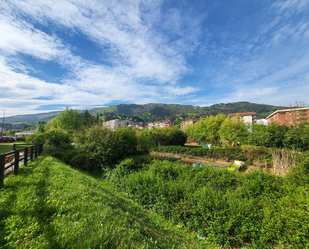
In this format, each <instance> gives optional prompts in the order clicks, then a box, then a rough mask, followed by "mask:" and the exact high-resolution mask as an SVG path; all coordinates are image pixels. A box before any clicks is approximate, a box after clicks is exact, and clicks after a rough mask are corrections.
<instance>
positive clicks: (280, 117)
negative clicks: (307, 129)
mask: <svg viewBox="0 0 309 249" xmlns="http://www.w3.org/2000/svg"><path fill="white" fill-rule="evenodd" d="M266 119H267V121H268V123H270V122H277V123H278V124H279V125H287V126H290V125H291V126H297V125H298V124H300V123H302V122H309V107H287V108H285V109H283V110H277V111H275V112H274V113H272V114H270V115H269V116H268V117H267V118H266Z"/></svg>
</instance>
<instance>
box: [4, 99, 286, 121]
mask: <svg viewBox="0 0 309 249" xmlns="http://www.w3.org/2000/svg"><path fill="white" fill-rule="evenodd" d="M282 108H285V107H283V106H273V105H265V104H255V103H250V102H234V103H227V104H223V103H220V104H215V105H211V106H206V107H200V106H193V105H179V104H160V103H149V104H144V105H138V104H120V105H114V106H109V107H101V108H94V109H91V110H89V111H90V112H91V114H92V115H96V114H98V115H99V116H100V118H101V119H102V120H110V119H114V118H120V119H130V120H134V121H140V122H142V121H144V122H151V121H155V120H158V119H170V120H171V121H172V122H174V123H175V124H179V123H180V122H181V121H183V120H185V119H188V118H191V117H197V118H199V117H205V116H207V115H217V114H219V113H223V114H225V115H227V114H228V113H235V112H256V113H257V117H258V118H265V117H267V116H268V115H269V114H271V113H272V112H274V111H276V110H278V109H282ZM58 113H59V112H58V111H53V112H49V113H37V114H29V115H17V116H12V117H7V118H6V119H5V121H6V123H12V124H14V123H26V124H36V123H38V122H39V121H45V122H48V121H49V120H51V119H53V118H55V117H56V116H57V114H58Z"/></svg>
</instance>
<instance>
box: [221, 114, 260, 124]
mask: <svg viewBox="0 0 309 249" xmlns="http://www.w3.org/2000/svg"><path fill="white" fill-rule="evenodd" d="M237 115H238V116H239V117H241V118H243V120H244V122H245V123H246V124H254V123H256V112H237V113H229V114H228V115H227V116H228V117H229V118H232V117H235V116H237Z"/></svg>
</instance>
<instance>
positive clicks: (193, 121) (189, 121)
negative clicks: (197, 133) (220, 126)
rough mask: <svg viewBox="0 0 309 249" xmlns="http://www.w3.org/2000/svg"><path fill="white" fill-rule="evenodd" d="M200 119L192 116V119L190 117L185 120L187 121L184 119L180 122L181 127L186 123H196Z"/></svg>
mask: <svg viewBox="0 0 309 249" xmlns="http://www.w3.org/2000/svg"><path fill="white" fill-rule="evenodd" d="M199 121H200V119H198V118H191V119H188V120H185V121H182V122H181V123H180V129H182V130H183V129H184V128H185V126H186V125H189V124H196V123H198V122H199Z"/></svg>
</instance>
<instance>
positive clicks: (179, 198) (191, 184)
mask: <svg viewBox="0 0 309 249" xmlns="http://www.w3.org/2000/svg"><path fill="white" fill-rule="evenodd" d="M308 165H309V163H308V160H306V161H302V163H301V164H300V166H299V168H297V167H295V171H294V172H293V173H291V174H290V175H289V176H288V177H287V178H282V177H279V176H274V175H269V174H267V173H263V172H262V171H253V172H251V173H248V174H240V173H235V172H230V171H227V170H221V169H213V168H210V167H207V166H204V167H192V166H188V165H182V164H179V163H171V162H168V161H157V160H156V161H154V162H153V163H152V164H151V165H149V167H148V168H144V169H143V170H141V171H138V172H132V173H130V174H128V172H125V178H126V180H125V184H124V185H121V188H122V189H124V190H125V191H126V192H128V193H129V194H130V196H132V198H133V199H134V200H135V201H136V202H138V203H140V204H142V205H143V206H144V207H146V208H148V209H151V210H153V211H156V212H158V213H160V214H161V215H163V216H164V217H166V218H168V219H170V220H172V221H173V222H175V223H176V224H180V225H183V226H186V227H187V228H189V229H190V230H194V231H197V233H198V234H199V235H201V236H203V237H207V239H208V240H211V241H213V242H214V243H215V244H219V245H222V246H230V247H241V245H252V246H253V247H254V248H272V247H273V246H274V245H276V244H277V245H279V246H280V245H285V246H288V247H289V246H291V247H292V248H307V247H308V245H309V239H308V238H309V236H308V235H309V234H308V233H309V232H308V231H309V230H308V225H307V224H309V218H308V217H309V216H308V214H309V211H308V209H307V207H308V205H309V201H308V200H309V192H308V188H307V187H306V186H308V185H307V184H308V179H309V177H308V172H307V171H308V170H309V166H308ZM298 170H299V172H302V173H306V176H302V175H301V174H300V173H299V172H298ZM119 174H120V173H119ZM295 174H296V175H295ZM291 182H293V184H291Z"/></svg>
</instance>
